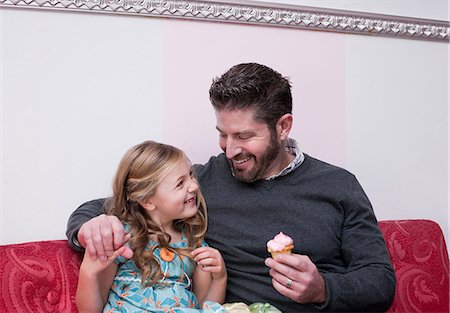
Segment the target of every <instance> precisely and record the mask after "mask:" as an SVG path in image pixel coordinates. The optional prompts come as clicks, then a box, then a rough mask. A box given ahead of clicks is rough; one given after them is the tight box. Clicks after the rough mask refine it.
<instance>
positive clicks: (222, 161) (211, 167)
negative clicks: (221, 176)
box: [193, 153, 228, 176]
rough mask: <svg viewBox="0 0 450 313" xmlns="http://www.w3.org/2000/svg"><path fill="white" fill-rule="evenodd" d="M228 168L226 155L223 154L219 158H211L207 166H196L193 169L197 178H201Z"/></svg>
mask: <svg viewBox="0 0 450 313" xmlns="http://www.w3.org/2000/svg"><path fill="white" fill-rule="evenodd" d="M226 166H228V163H227V160H226V158H225V155H224V154H223V153H221V154H219V155H217V156H212V157H210V158H209V160H208V162H206V163H205V164H194V165H193V168H194V171H195V173H196V174H197V176H201V175H205V174H208V173H209V172H212V171H219V170H222V169H223V168H224V167H225V168H226Z"/></svg>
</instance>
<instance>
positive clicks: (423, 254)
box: [379, 220, 449, 313]
mask: <svg viewBox="0 0 450 313" xmlns="http://www.w3.org/2000/svg"><path fill="white" fill-rule="evenodd" d="M379 225H380V228H381V231H382V232H383V236H384V238H385V241H386V245H387V248H388V251H389V256H390V258H391V261H392V264H393V266H394V270H395V274H396V276H397V288H396V293H395V298H394V302H393V304H392V306H391V308H390V309H389V311H388V312H405V313H406V312H407V313H412V312H421V313H424V312H427V313H428V312H436V313H438V312H439V313H442V312H449V259H448V252H447V246H446V243H445V239H444V236H443V234H442V230H441V228H440V227H439V225H438V224H437V223H435V222H433V221H430V220H391V221H380V222H379Z"/></svg>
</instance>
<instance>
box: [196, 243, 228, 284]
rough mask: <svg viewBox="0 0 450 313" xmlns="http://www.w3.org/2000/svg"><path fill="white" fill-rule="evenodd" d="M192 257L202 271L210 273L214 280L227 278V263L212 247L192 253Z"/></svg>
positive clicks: (202, 248) (198, 249)
mask: <svg viewBox="0 0 450 313" xmlns="http://www.w3.org/2000/svg"><path fill="white" fill-rule="evenodd" d="M191 255H192V257H193V258H194V260H195V262H197V266H200V267H201V269H202V271H205V272H210V273H211V276H212V278H213V279H221V278H226V275H227V271H226V269H225V262H224V261H223V258H222V255H221V254H220V252H219V250H216V249H214V248H211V247H200V248H197V249H195V250H194V251H192V253H191Z"/></svg>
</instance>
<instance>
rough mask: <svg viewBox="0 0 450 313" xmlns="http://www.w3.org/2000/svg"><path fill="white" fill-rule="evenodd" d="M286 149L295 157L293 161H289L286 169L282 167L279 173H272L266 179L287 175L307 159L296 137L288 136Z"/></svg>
mask: <svg viewBox="0 0 450 313" xmlns="http://www.w3.org/2000/svg"><path fill="white" fill-rule="evenodd" d="M285 148H286V151H287V152H289V153H290V154H292V155H293V156H295V157H294V159H293V160H292V162H291V163H289V164H288V165H287V166H286V167H285V168H284V169H282V170H281V171H280V172H279V173H278V174H275V175H272V176H270V177H267V178H265V180H272V179H274V178H277V177H280V176H284V175H287V174H289V173H291V172H292V171H293V170H295V169H296V168H297V167H299V166H300V164H302V163H303V161H304V160H305V155H304V154H303V152H302V151H301V150H300V146H299V144H298V142H297V141H296V140H295V139H292V138H288V139H287V140H286V143H285Z"/></svg>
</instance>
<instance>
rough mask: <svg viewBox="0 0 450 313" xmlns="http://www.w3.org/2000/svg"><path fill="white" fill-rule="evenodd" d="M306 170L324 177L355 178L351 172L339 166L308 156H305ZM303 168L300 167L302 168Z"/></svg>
mask: <svg viewBox="0 0 450 313" xmlns="http://www.w3.org/2000/svg"><path fill="white" fill-rule="evenodd" d="M304 165H305V170H306V171H308V170H309V171H310V172H314V173H316V174H322V175H330V176H336V177H348V178H353V177H354V175H353V173H351V172H350V171H349V170H347V169H345V168H343V167H340V166H338V165H334V164H331V163H328V162H326V161H323V160H319V159H317V158H315V157H312V156H310V155H308V154H305V161H304ZM301 167H302V166H300V168H301Z"/></svg>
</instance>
